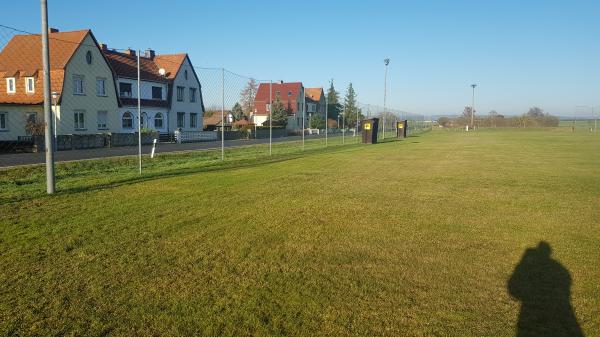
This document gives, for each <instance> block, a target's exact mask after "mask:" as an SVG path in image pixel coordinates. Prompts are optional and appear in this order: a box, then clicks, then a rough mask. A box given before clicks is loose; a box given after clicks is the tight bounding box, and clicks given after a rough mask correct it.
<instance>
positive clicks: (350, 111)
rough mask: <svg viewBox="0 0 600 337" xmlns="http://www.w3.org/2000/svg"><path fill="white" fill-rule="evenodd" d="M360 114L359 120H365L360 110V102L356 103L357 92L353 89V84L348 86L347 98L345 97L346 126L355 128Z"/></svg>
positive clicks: (344, 113)
mask: <svg viewBox="0 0 600 337" xmlns="http://www.w3.org/2000/svg"><path fill="white" fill-rule="evenodd" d="M357 114H358V118H359V120H360V119H362V118H363V116H362V111H361V109H359V108H358V102H357V101H356V92H355V91H354V88H353V87H352V83H350V84H349V85H348V90H347V91H346V96H345V97H344V111H343V116H344V118H345V123H346V126H348V127H355V126H356V117H357Z"/></svg>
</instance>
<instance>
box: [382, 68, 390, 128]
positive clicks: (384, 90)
mask: <svg viewBox="0 0 600 337" xmlns="http://www.w3.org/2000/svg"><path fill="white" fill-rule="evenodd" d="M383 64H385V76H384V79H383V121H382V122H383V139H385V114H386V111H385V109H386V103H387V73H388V65H389V64H390V59H389V58H386V59H384V60H383Z"/></svg>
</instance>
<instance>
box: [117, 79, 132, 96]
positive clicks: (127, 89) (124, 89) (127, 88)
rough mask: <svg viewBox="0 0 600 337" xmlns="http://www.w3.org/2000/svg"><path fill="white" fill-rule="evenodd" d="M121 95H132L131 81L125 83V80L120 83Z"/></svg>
mask: <svg viewBox="0 0 600 337" xmlns="http://www.w3.org/2000/svg"><path fill="white" fill-rule="evenodd" d="M119 96H121V97H131V83H125V82H120V83H119Z"/></svg>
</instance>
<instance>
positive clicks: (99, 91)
mask: <svg viewBox="0 0 600 337" xmlns="http://www.w3.org/2000/svg"><path fill="white" fill-rule="evenodd" d="M96 95H98V96H106V79H105V78H97V79H96Z"/></svg>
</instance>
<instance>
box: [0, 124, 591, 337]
mask: <svg viewBox="0 0 600 337" xmlns="http://www.w3.org/2000/svg"><path fill="white" fill-rule="evenodd" d="M0 174H3V172H1V171H0ZM599 206H600V134H591V133H586V132H578V133H571V132H568V131H567V130H565V129H548V130H541V129H540V130H482V131H477V132H471V133H465V132H458V131H434V132H430V133H426V134H421V135H418V136H414V137H410V138H408V139H406V140H403V141H399V142H388V143H384V144H378V145H371V146H356V145H354V146H350V147H347V148H342V149H339V148H338V149H336V150H334V151H330V152H314V153H308V154H307V155H305V156H302V157H299V158H288V159H287V160H282V161H279V162H271V163H265V164H256V165H252V166H246V167H237V168H236V167H229V168H227V169H223V170H213V171H207V172H199V173H188V174H182V175H179V176H173V177H168V178H162V179H152V180H148V181H141V182H136V183H132V184H121V185H119V186H113V187H107V188H97V189H88V190H86V189H81V191H78V192H72V193H62V194H59V195H56V196H54V197H46V196H41V197H36V198H32V199H27V198H24V199H22V200H20V201H14V202H10V201H8V202H3V203H2V204H0V216H1V218H0V334H1V335H44V336H48V335H81V336H101V335H114V336H120V335H127V336H134V335H140V336H149V335H157V336H158V335H160V336H163V335H188V336H189V335H206V336H212V335H224V336H245V335H257V336H356V335H358V336H379V335H381V336H514V335H515V334H516V331H517V330H516V329H517V321H518V319H519V310H520V305H521V304H520V302H519V301H517V300H516V299H513V298H511V296H510V295H509V293H508V290H507V282H508V280H509V278H510V277H511V275H512V274H513V271H514V269H515V267H516V265H517V264H518V263H519V261H520V260H521V257H522V255H523V254H524V252H525V251H526V249H527V248H530V247H535V246H537V245H538V243H539V242H540V241H545V242H547V243H548V244H549V245H550V246H551V248H552V258H554V259H555V260H556V261H557V262H558V263H560V264H561V265H562V266H563V267H564V268H565V269H566V270H568V272H569V273H570V276H571V279H572V284H571V288H570V292H571V303H572V306H573V309H574V312H575V315H576V317H577V320H578V322H579V323H578V324H579V326H580V327H581V329H582V330H583V331H584V333H585V335H586V336H600V207H599ZM552 281H553V280H552V279H546V280H545V282H550V283H552ZM547 297H549V298H546V299H545V300H546V302H548V303H550V305H552V303H553V302H552V301H553V300H554V299H553V298H552V296H550V295H548V296H547ZM560 319H561V318H560V317H555V318H553V320H560ZM546 323H548V324H550V323H552V322H537V323H536V324H539V325H544V324H546Z"/></svg>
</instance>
